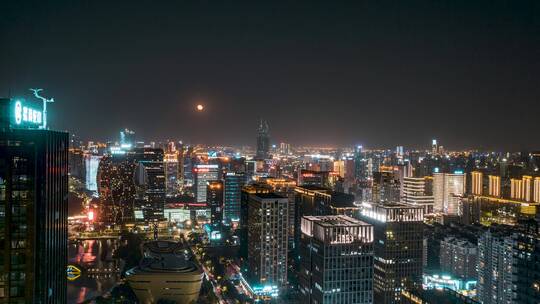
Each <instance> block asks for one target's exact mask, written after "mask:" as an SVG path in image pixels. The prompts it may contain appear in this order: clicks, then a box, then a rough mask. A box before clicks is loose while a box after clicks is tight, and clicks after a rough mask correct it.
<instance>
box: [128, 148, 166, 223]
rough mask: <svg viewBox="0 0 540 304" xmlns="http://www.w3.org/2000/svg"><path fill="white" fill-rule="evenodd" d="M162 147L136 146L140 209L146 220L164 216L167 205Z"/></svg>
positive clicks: (135, 156) (135, 155) (158, 218)
mask: <svg viewBox="0 0 540 304" xmlns="http://www.w3.org/2000/svg"><path fill="white" fill-rule="evenodd" d="M163 158H164V153H163V149H161V148H136V149H134V159H135V162H136V163H137V172H136V173H137V174H136V181H137V182H136V185H137V186H138V187H139V197H138V200H137V202H138V204H137V205H138V206H137V208H138V209H141V210H142V212H143V216H144V219H145V220H160V219H162V218H163V216H164V215H163V210H164V205H165V192H166V181H165V167H164V162H163Z"/></svg>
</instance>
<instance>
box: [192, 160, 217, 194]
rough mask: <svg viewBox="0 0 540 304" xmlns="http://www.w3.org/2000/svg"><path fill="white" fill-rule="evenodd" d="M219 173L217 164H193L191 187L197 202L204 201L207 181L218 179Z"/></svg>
mask: <svg viewBox="0 0 540 304" xmlns="http://www.w3.org/2000/svg"><path fill="white" fill-rule="evenodd" d="M219 173H220V172H219V166H218V165H203V164H198V165H195V168H193V179H194V185H193V188H194V194H195V201H196V202H197V203H206V185H207V183H208V182H209V181H213V180H219V179H220V174H219Z"/></svg>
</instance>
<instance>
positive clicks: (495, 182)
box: [488, 175, 501, 197]
mask: <svg viewBox="0 0 540 304" xmlns="http://www.w3.org/2000/svg"><path fill="white" fill-rule="evenodd" d="M488 194H489V196H493V197H500V196H501V177H500V176H496V175H489V176H488Z"/></svg>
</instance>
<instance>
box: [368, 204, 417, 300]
mask: <svg viewBox="0 0 540 304" xmlns="http://www.w3.org/2000/svg"><path fill="white" fill-rule="evenodd" d="M423 211H424V209H423V208H422V207H420V206H413V205H409V204H402V203H389V204H384V205H382V204H376V203H373V204H365V208H364V209H363V210H362V214H361V216H360V219H361V220H362V221H364V222H366V223H368V224H371V225H372V226H373V234H374V240H375V242H374V252H375V257H374V259H375V262H374V269H375V270H374V274H373V284H374V285H373V292H374V299H373V300H374V301H373V302H374V303H378V304H379V303H381V304H386V303H397V302H399V299H400V294H401V292H402V290H404V289H415V288H419V287H421V284H422V254H423V239H424V236H423V235H424V233H423V228H424V227H423V225H424V224H423V219H424V213H423Z"/></svg>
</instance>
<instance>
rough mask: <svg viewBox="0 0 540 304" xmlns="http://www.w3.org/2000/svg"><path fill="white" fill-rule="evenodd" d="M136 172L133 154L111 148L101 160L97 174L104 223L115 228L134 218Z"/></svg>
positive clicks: (101, 217)
mask: <svg viewBox="0 0 540 304" xmlns="http://www.w3.org/2000/svg"><path fill="white" fill-rule="evenodd" d="M135 168H136V164H135V160H134V158H133V153H132V152H131V151H129V152H126V151H124V150H118V149H112V148H111V151H110V153H109V154H107V155H104V156H103V158H102V159H101V161H100V163H99V167H98V173H97V182H98V193H99V202H100V208H101V210H100V214H101V216H100V217H99V221H100V222H101V223H103V224H106V225H115V224H121V223H122V222H123V221H126V220H131V219H132V218H133V211H134V202H135V195H136V192H137V191H136V186H135V180H134V176H135Z"/></svg>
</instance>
